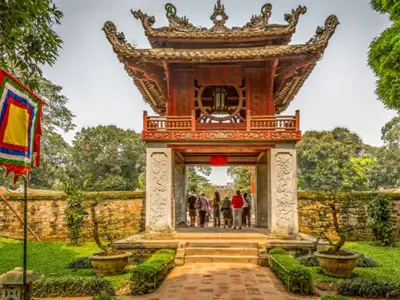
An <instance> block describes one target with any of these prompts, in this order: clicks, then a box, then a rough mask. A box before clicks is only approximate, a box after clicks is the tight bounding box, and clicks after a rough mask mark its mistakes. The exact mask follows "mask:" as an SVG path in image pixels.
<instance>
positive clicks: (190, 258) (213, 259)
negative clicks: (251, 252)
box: [185, 255, 258, 265]
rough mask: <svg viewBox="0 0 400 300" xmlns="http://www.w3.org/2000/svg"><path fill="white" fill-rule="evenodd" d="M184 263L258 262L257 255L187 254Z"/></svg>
mask: <svg viewBox="0 0 400 300" xmlns="http://www.w3.org/2000/svg"><path fill="white" fill-rule="evenodd" d="M185 263H250V264H255V265H257V264H258V256H239V255H187V256H185Z"/></svg>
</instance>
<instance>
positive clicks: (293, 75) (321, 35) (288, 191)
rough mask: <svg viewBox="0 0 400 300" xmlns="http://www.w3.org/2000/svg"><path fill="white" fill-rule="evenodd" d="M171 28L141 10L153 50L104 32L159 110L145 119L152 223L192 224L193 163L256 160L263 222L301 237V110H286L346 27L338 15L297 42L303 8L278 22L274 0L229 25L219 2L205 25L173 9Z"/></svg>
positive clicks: (111, 30) (169, 10)
mask: <svg viewBox="0 0 400 300" xmlns="http://www.w3.org/2000/svg"><path fill="white" fill-rule="evenodd" d="M165 9H166V17H167V19H168V21H169V26H166V27H161V28H154V27H153V25H154V23H155V18H154V17H151V16H149V15H147V14H145V13H143V12H142V11H140V10H137V11H132V14H133V16H134V17H135V18H136V19H139V20H140V21H141V23H142V25H143V28H144V31H145V34H146V36H147V37H148V40H149V42H150V45H151V47H152V48H151V49H136V48H135V47H134V46H132V45H131V44H129V43H128V42H127V41H126V39H125V37H124V35H123V33H119V32H117V28H116V26H115V25H114V24H113V23H112V22H106V23H105V25H104V28H103V29H104V31H105V33H106V36H107V38H108V40H109V42H110V43H111V45H112V47H113V50H114V52H115V53H116V54H117V56H118V58H119V60H120V62H121V63H123V64H124V67H125V70H126V71H127V73H128V74H129V75H130V76H131V77H132V79H133V81H134V83H135V85H136V87H137V88H138V89H139V91H140V92H141V94H142V95H143V98H144V100H145V101H146V102H147V103H149V104H150V105H151V107H152V108H153V110H154V111H155V112H156V113H157V114H158V116H148V115H147V112H144V115H143V133H142V138H143V140H144V141H145V142H146V144H147V154H146V155H147V157H146V158H147V165H146V174H147V175H146V226H147V227H149V228H150V229H152V230H164V229H175V227H176V226H178V224H181V223H186V199H185V195H186V193H185V176H186V175H185V166H190V165H214V164H215V162H218V164H220V165H253V166H255V170H256V171H255V181H256V197H255V198H256V199H255V213H256V226H258V227H265V228H266V232H268V233H272V234H284V235H286V234H293V235H296V234H297V233H298V220H297V186H296V178H297V177H296V150H295V144H296V142H297V141H299V140H300V139H301V131H300V114H299V111H296V114H295V115H294V116H282V115H280V114H281V113H282V112H283V111H284V110H285V109H286V108H287V107H288V105H289V104H290V102H291V101H292V100H293V98H294V97H295V95H296V94H297V92H298V91H299V90H300V88H301V87H302V85H303V84H304V82H305V80H306V79H307V77H308V76H309V75H310V73H311V72H312V70H313V69H314V67H315V65H316V62H317V61H318V60H319V59H320V58H321V56H322V54H323V52H324V50H325V49H326V47H327V45H328V41H329V39H330V38H331V36H332V35H333V33H334V32H335V29H336V27H337V25H338V24H339V22H338V19H337V17H336V16H333V15H331V16H329V17H328V18H327V19H326V21H325V26H324V27H318V28H317V31H316V34H315V35H314V36H313V37H312V38H311V39H310V40H309V41H308V42H307V43H305V44H298V45H289V43H290V41H291V38H292V35H293V34H294V32H295V30H296V26H297V23H298V21H299V17H300V16H301V15H303V14H305V13H306V8H305V7H303V6H299V7H298V8H297V9H295V10H292V11H291V13H288V14H286V15H285V16H284V18H285V21H286V22H287V24H285V25H276V24H269V18H270V16H271V10H272V5H271V4H269V3H267V4H265V5H264V6H263V7H262V9H261V14H260V15H255V16H252V17H251V19H250V21H249V22H248V23H247V24H246V25H244V26H242V27H233V28H228V27H227V26H226V24H225V23H226V21H227V20H228V15H227V14H226V12H225V7H224V5H222V4H221V1H220V0H218V1H217V4H216V5H215V7H214V12H213V14H212V15H211V17H210V19H211V21H212V22H213V24H214V25H213V26H212V27H211V28H210V29H207V28H203V27H196V26H194V25H193V24H191V23H190V22H189V20H188V18H186V17H179V16H178V15H177V10H176V8H175V7H174V6H173V5H172V4H170V3H168V4H166V5H165Z"/></svg>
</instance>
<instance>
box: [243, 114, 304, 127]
mask: <svg viewBox="0 0 400 300" xmlns="http://www.w3.org/2000/svg"><path fill="white" fill-rule="evenodd" d="M247 130H248V131H256V130H300V112H299V111H298V110H297V111H296V115H295V116H251V115H250V111H248V112H247Z"/></svg>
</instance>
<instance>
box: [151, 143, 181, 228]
mask: <svg viewBox="0 0 400 300" xmlns="http://www.w3.org/2000/svg"><path fill="white" fill-rule="evenodd" d="M173 165H174V163H173V152H172V150H171V149H168V148H147V150H146V228H149V229H150V230H155V231H159V230H168V229H174V222H173V221H174V220H173V203H172V182H173Z"/></svg>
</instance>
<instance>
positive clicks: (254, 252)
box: [185, 247, 258, 256]
mask: <svg viewBox="0 0 400 300" xmlns="http://www.w3.org/2000/svg"><path fill="white" fill-rule="evenodd" d="M185 250H186V252H185V253H186V255H211V256H215V255H222V256H224V255H228V256H229V255H231V256H232V255H233V256H258V249H257V248H236V247H233V248H227V247H188V248H186V249H185Z"/></svg>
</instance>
